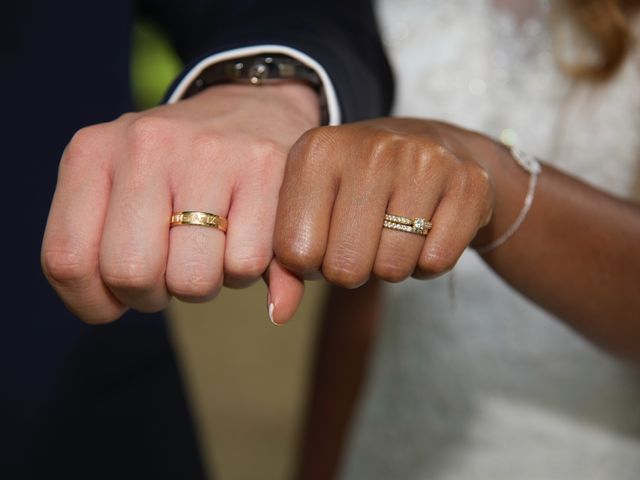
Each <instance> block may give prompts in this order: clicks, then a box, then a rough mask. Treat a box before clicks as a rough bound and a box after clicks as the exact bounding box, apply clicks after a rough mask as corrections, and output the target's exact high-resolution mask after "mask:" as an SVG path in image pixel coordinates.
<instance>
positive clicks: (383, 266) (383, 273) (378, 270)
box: [373, 258, 413, 283]
mask: <svg viewBox="0 0 640 480" xmlns="http://www.w3.org/2000/svg"><path fill="white" fill-rule="evenodd" d="M412 271H413V268H412V267H411V266H409V265H408V264H407V263H406V262H402V261H399V259H397V258H396V259H390V258H383V259H381V260H380V261H377V262H376V264H375V265H374V268H373V274H374V275H375V276H376V277H377V278H379V279H380V280H384V281H386V282H391V283H398V282H401V281H403V280H405V279H406V278H407V277H409V275H411V273H412Z"/></svg>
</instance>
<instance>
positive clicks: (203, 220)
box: [169, 211, 228, 232]
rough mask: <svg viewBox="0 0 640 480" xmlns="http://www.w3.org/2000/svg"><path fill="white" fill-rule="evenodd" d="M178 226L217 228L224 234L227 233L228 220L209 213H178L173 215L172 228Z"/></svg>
mask: <svg viewBox="0 0 640 480" xmlns="http://www.w3.org/2000/svg"><path fill="white" fill-rule="evenodd" d="M178 225H196V226H200V227H210V228H217V229H218V230H221V231H223V232H226V231H227V225H228V222H227V219H226V218H224V217H221V216H220V215H216V214H214V213H208V212H196V211H187V212H176V213H174V214H173V215H171V222H170V225H169V226H170V227H176V226H178Z"/></svg>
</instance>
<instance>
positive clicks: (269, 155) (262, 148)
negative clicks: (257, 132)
mask: <svg viewBox="0 0 640 480" xmlns="http://www.w3.org/2000/svg"><path fill="white" fill-rule="evenodd" d="M251 154H252V157H253V159H254V160H255V161H258V162H267V163H269V164H270V163H272V162H273V161H274V160H284V159H285V158H286V157H287V151H286V149H285V148H284V147H283V146H282V145H280V144H279V143H278V142H275V141H274V140H271V139H267V138H261V139H258V140H255V141H254V142H253V143H252V145H251Z"/></svg>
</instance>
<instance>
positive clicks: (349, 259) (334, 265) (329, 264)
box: [322, 252, 370, 288]
mask: <svg viewBox="0 0 640 480" xmlns="http://www.w3.org/2000/svg"><path fill="white" fill-rule="evenodd" d="M322 273H323V275H324V277H325V278H326V279H327V280H328V281H329V282H331V283H333V284H335V285H338V286H340V287H344V288H357V287H359V286H361V285H363V284H364V283H365V282H366V281H367V280H368V279H369V274H370V271H368V270H366V269H365V268H363V266H362V262H360V261H358V258H357V257H356V256H355V255H353V254H349V253H346V252H343V253H341V254H339V255H336V256H334V257H332V258H329V259H326V260H325V262H324V264H323V266H322Z"/></svg>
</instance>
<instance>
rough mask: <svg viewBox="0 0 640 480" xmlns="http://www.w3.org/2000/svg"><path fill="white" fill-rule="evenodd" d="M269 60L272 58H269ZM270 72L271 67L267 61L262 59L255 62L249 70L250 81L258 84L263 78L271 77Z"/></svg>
mask: <svg viewBox="0 0 640 480" xmlns="http://www.w3.org/2000/svg"><path fill="white" fill-rule="evenodd" d="M269 60H271V59H270V58H269ZM269 63H271V62H269ZM268 73H269V67H268V66H267V63H266V62H261V61H257V62H254V63H253V65H251V67H249V71H248V76H249V81H250V82H251V83H253V84H254V85H257V84H259V83H260V82H261V81H262V80H263V79H265V78H269V77H270V75H268Z"/></svg>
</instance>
